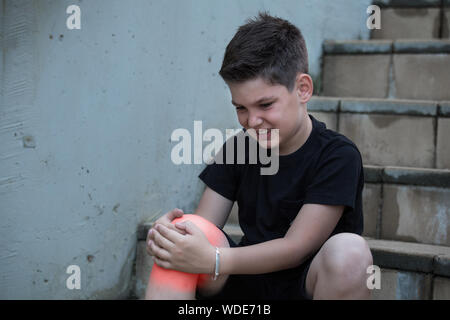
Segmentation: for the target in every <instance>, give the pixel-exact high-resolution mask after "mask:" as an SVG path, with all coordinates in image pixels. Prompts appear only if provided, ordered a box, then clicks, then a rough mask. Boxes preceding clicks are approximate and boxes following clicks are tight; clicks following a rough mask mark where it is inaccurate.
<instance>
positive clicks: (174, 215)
mask: <svg viewBox="0 0 450 320" xmlns="http://www.w3.org/2000/svg"><path fill="white" fill-rule="evenodd" d="M183 214H184V212H183V210H181V209H178V208H175V209H173V210H172V211H170V212H169V213H168V214H167V218H168V219H169V220H170V221H172V220H173V219H175V218H180V217H182V216H183Z"/></svg>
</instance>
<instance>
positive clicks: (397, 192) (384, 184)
mask: <svg viewBox="0 0 450 320" xmlns="http://www.w3.org/2000/svg"><path fill="white" fill-rule="evenodd" d="M364 180H365V185H364V189H363V214H364V233H363V235H364V236H367V237H371V238H375V239H385V240H398V241H408V242H416V243H421V244H432V245H445V246H450V237H449V235H450V222H449V218H450V170H442V169H423V168H408V167H378V166H370V165H365V166H364ZM238 211H239V207H238V204H237V202H235V203H234V205H233V207H232V210H231V214H230V217H229V220H228V221H229V223H231V224H232V225H237V224H238V223H239V222H238V221H239V219H238Z"/></svg>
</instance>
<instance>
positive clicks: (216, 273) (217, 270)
mask: <svg viewBox="0 0 450 320" xmlns="http://www.w3.org/2000/svg"><path fill="white" fill-rule="evenodd" d="M219 265H220V252H219V248H217V247H216V267H215V269H214V277H213V280H216V279H217V277H218V276H219Z"/></svg>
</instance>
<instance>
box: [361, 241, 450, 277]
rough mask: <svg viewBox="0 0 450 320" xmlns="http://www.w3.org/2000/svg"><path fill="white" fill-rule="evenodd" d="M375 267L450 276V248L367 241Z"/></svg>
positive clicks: (398, 242) (399, 242)
mask: <svg viewBox="0 0 450 320" xmlns="http://www.w3.org/2000/svg"><path fill="white" fill-rule="evenodd" d="M366 240H367V242H368V244H369V247H370V249H371V252H372V256H373V261H374V265H377V266H379V267H381V268H393V269H401V270H405V271H416V272H424V273H433V274H434V275H439V276H446V277H448V276H450V268H449V266H450V247H445V246H437V245H427V244H420V243H410V242H401V241H391V240H378V239H366Z"/></svg>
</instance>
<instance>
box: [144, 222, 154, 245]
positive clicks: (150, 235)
mask: <svg viewBox="0 0 450 320" xmlns="http://www.w3.org/2000/svg"><path fill="white" fill-rule="evenodd" d="M152 239H153V226H152V227H151V228H150V229H148V232H147V239H146V240H145V241H146V242H147V243H148V241H149V240H152Z"/></svg>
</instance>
